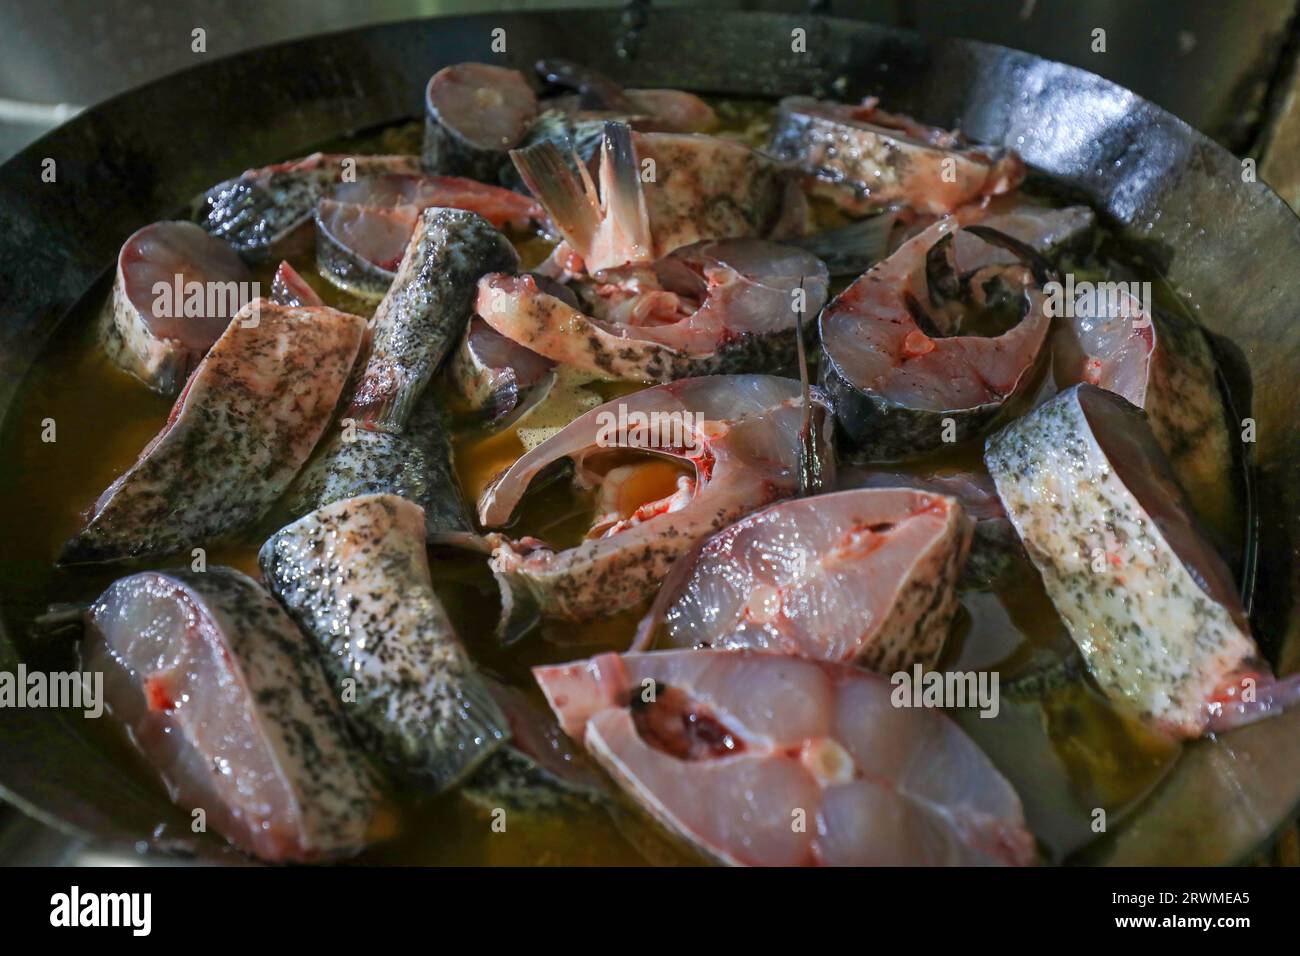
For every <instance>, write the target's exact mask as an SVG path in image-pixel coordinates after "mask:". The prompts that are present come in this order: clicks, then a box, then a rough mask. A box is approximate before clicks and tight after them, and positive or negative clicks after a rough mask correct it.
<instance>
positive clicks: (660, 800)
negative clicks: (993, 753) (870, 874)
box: [533, 651, 1036, 866]
mask: <svg viewBox="0 0 1300 956" xmlns="http://www.w3.org/2000/svg"><path fill="white" fill-rule="evenodd" d="M533 675H534V677H535V678H536V679H537V682H538V684H539V685H540V686H541V688H542V690H543V692H544V693H545V694H546V697H547V701H548V702H549V703H550V705H551V708H552V709H553V710H554V711H555V712H556V716H557V717H558V718H559V720H560V724H561V726H562V727H563V728H564V729H565V731H566V732H567V733H568V734H570V735H571V736H572V737H573V738H574V739H575V740H580V741H582V742H583V743H584V745H585V746H586V748H587V750H588V751H589V752H590V753H591V754H592V756H593V757H595V758H596V760H597V762H599V763H600V764H601V765H602V766H603V767H604V768H605V769H606V770H607V771H609V773H610V775H611V776H613V778H614V779H615V780H616V781H617V782H618V783H619V784H620V785H621V786H622V787H623V788H624V789H625V790H627V791H628V792H629V794H630V795H631V796H632V797H634V798H635V799H636V800H637V801H638V802H639V803H640V804H641V805H642V806H643V807H644V808H645V809H646V810H647V811H649V812H650V814H651V815H652V816H654V817H655V818H656V819H658V821H659V822H660V823H661V824H663V825H664V826H665V827H666V828H667V829H669V830H670V831H672V832H675V833H676V834H678V835H679V836H681V837H682V838H684V839H686V840H687V841H689V842H691V843H692V844H694V845H695V846H696V847H697V848H698V849H700V850H702V851H703V852H705V853H706V854H708V855H709V856H711V857H712V858H713V859H715V860H717V861H719V862H722V863H726V864H731V865H742V866H754V865H774V866H809V865H841V866H843V865H857V866H861V865H918V864H930V865H935V864H945V863H946V864H965V865H973V864H982V865H990V864H993V865H997V864H1012V865H1017V864H1018V865H1028V864H1032V863H1033V862H1034V861H1035V856H1036V851H1035V845H1034V839H1033V836H1032V835H1031V834H1030V833H1029V831H1028V829H1027V828H1026V826H1025V822H1024V813H1023V810H1022V809H1021V805H1020V800H1019V798H1018V797H1017V796H1016V793H1015V791H1014V790H1013V789H1012V788H1011V786H1010V784H1008V783H1007V781H1006V780H1005V779H1004V778H1003V777H1002V776H1001V774H999V773H998V771H997V769H996V768H995V767H994V766H993V764H992V763H991V762H990V761H989V760H988V758H987V757H985V756H984V754H983V753H982V752H981V751H980V750H979V748H978V747H976V746H975V744H974V743H973V742H972V741H971V740H970V739H969V738H968V737H966V736H965V734H964V733H963V732H962V731H961V730H960V728H958V727H957V725H956V724H954V723H953V722H952V721H951V720H950V719H949V718H948V717H946V716H945V715H944V714H943V713H942V712H941V711H938V710H932V709H924V708H921V709H910V708H900V707H895V706H893V704H892V702H891V685H890V682H889V681H887V680H885V679H884V678H882V677H880V676H878V675H875V674H872V673H870V672H868V671H864V670H862V669H860V668H857V667H853V666H850V665H847V664H834V663H828V662H825V661H810V660H803V659H800V658H794V657H787V656H785V655H779V654H764V653H759V652H755V651H718V652H712V653H702V652H699V651H662V652H657V653H650V654H639V653H629V654H622V655H619V654H601V655H599V656H597V657H594V658H591V659H590V660H585V661H576V662H574V663H571V664H561V665H554V666H546V667H536V668H534V669H533ZM660 708H663V709H664V711H666V713H665V714H664V716H663V717H662V718H660V717H658V716H657V713H656V712H657V711H659V709H660ZM710 727H711V728H712V729H708V728H710ZM697 728H698V729H697ZM706 729H707V731H708V732H707V733H706V732H705V731H706ZM674 733H676V734H678V735H680V736H681V737H684V738H685V741H686V742H687V743H688V744H690V745H691V747H690V749H688V750H687V751H686V753H685V754H684V755H683V754H681V753H674V752H673V751H672V750H671V749H669V747H670V746H671V745H672V744H674V743H678V741H677V740H675V739H673V735H674ZM660 734H662V735H664V736H666V737H667V738H668V739H667V740H666V741H665V740H663V739H662V738H661V737H658V735H660ZM657 738H658V739H657ZM724 742H729V743H730V746H726V745H725V743H724ZM719 744H724V745H723V746H721V747H719V746H718V745H719ZM715 748H716V752H710V751H711V750H715ZM798 811H803V816H804V818H805V819H806V824H807V825H806V827H804V828H802V829H801V828H798V827H795V826H792V822H793V821H794V820H796V819H797V818H798V817H797V816H796V814H797V812H798ZM828 835H829V836H828Z"/></svg>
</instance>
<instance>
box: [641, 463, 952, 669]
mask: <svg viewBox="0 0 1300 956" xmlns="http://www.w3.org/2000/svg"><path fill="white" fill-rule="evenodd" d="M971 532H972V522H971V520H970V519H969V518H967V517H966V514H965V512H964V511H963V509H962V507H961V505H960V504H959V503H958V502H957V500H956V499H955V498H949V497H947V496H945V495H937V494H932V493H929V492H924V491H913V490H910V489H905V488H865V489H857V490H853V491H839V492H834V493H831V494H825V495H815V496H813V497H809V498H798V499H795V500H793V501H783V502H780V503H778V504H775V505H772V506H771V507H769V508H764V509H763V510H762V511H758V512H755V513H753V514H750V515H746V516H745V517H744V518H741V519H740V520H739V521H737V522H736V523H735V524H733V525H730V526H728V527H726V528H724V529H723V530H722V531H720V532H718V533H717V534H715V535H713V537H711V538H709V539H707V540H706V541H704V542H703V543H702V544H701V545H700V546H698V547H697V548H696V549H695V550H694V551H693V552H692V553H691V554H690V556H689V557H687V558H683V559H682V560H680V561H678V562H677V563H676V564H675V565H674V566H673V570H672V573H671V574H670V575H669V576H668V579H667V580H666V581H665V582H664V585H663V587H662V588H661V589H660V590H659V594H658V596H657V597H656V599H655V603H654V607H652V608H651V610H650V613H649V614H648V615H647V616H646V618H645V619H644V620H643V621H642V622H641V626H640V628H639V629H638V631H637V637H636V640H635V641H634V642H633V645H632V647H633V650H646V649H648V648H649V647H650V644H651V641H652V640H653V639H654V638H655V636H656V633H657V632H659V631H660V629H661V630H662V638H661V639H660V641H659V642H658V643H659V646H663V647H680V648H691V647H697V648H709V649H711V650H738V649H742V648H749V649H752V650H759V651H772V652H774V653H778V654H792V655H794V656H796V657H807V658H812V659H813V660H822V661H845V662H850V663H853V662H856V663H858V664H860V665H861V666H863V667H867V668H869V669H871V670H874V671H876V672H878V673H881V674H890V673H893V672H895V671H901V670H907V669H910V668H911V667H912V666H913V665H914V664H921V665H923V666H925V667H926V668H927V669H928V668H930V667H932V666H933V665H934V663H935V661H936V660H937V659H938V657H939V652H940V651H941V650H943V645H944V642H945V641H946V640H947V638H948V631H949V628H950V626H951V624H952V619H953V616H954V615H955V614H956V612H957V598H956V587H955V585H956V583H957V576H958V574H959V573H960V572H961V568H962V565H963V564H964V563H965V561H966V552H967V550H968V548H969V547H970V539H971Z"/></svg>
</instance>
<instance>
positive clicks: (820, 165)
mask: <svg viewBox="0 0 1300 956" xmlns="http://www.w3.org/2000/svg"><path fill="white" fill-rule="evenodd" d="M895 123H899V125H901V126H905V127H909V128H906V129H900V128H897V127H895V126H894V124H895ZM881 124H884V125H881ZM920 137H925V138H926V139H928V140H929V141H928V142H923V141H920ZM941 139H942V140H943V142H942V143H940V142H939V140H941ZM768 152H770V153H771V154H772V155H773V156H775V157H776V158H778V159H781V160H785V161H787V162H794V163H797V164H798V165H799V166H800V167H801V168H802V169H803V170H804V172H806V173H807V174H808V176H809V180H810V188H811V190H812V192H814V193H815V194H816V195H820V196H824V197H826V198H828V199H830V200H832V201H833V202H834V203H835V204H836V205H838V206H839V207H841V208H842V209H844V210H845V211H847V212H849V213H850V214H852V215H863V214H866V213H870V212H873V211H876V210H880V209H883V208H885V207H888V206H891V205H905V206H909V207H911V208H913V209H916V210H917V211H919V212H923V213H932V214H939V215H942V214H944V213H948V212H951V211H952V210H954V209H956V208H957V207H958V206H961V205H964V204H966V203H971V202H975V201H977V200H979V199H980V198H982V197H984V196H988V195H995V194H998V193H1004V192H1007V191H1009V190H1011V189H1014V188H1015V187H1016V186H1018V185H1019V184H1020V182H1021V180H1022V179H1023V178H1024V173H1025V168H1024V164H1023V163H1022V162H1020V159H1019V157H1018V156H1016V154H1015V153H1014V152H1010V151H1006V150H991V149H986V148H982V147H973V146H969V145H967V144H965V143H964V142H962V141H961V140H960V138H959V137H957V136H955V135H954V134H951V133H947V132H945V131H941V130H937V129H931V128H928V127H922V126H921V125H920V124H918V123H915V122H914V121H912V120H909V119H907V118H906V117H900V116H893V115H891V114H888V113H885V112H883V111H881V110H877V109H876V108H875V105H874V102H870V103H868V104H867V105H864V106H857V107H855V106H851V105H848V104H843V103H831V102H822V101H817V100H814V99H812V98H811V97H806V96H792V97H787V98H785V99H783V100H781V102H780V103H779V104H778V105H777V112H776V117H775V119H774V120H773V123H772V133H771V139H770V141H769V143H768ZM945 162H949V163H950V164H951V165H950V166H948V167H944V166H943V164H944V163H945ZM944 172H950V173H951V176H944V175H942V173H944Z"/></svg>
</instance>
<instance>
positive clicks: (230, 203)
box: [193, 153, 420, 262]
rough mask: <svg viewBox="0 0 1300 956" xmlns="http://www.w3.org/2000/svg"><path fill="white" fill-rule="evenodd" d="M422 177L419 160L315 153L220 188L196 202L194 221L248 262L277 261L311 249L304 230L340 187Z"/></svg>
mask: <svg viewBox="0 0 1300 956" xmlns="http://www.w3.org/2000/svg"><path fill="white" fill-rule="evenodd" d="M419 172H420V161H419V159H418V158H417V157H415V156H401V155H394V156H349V155H345V154H341V153H312V154H311V155H310V156H304V157H302V158H301V159H291V160H289V161H288V162H285V163H276V164H275V165H273V166H264V167H263V168H261V169H250V170H248V171H247V172H245V173H243V174H242V175H241V176H238V177H236V178H235V179H228V180H226V181H225V182H222V183H217V185H215V186H213V187H212V188H211V189H209V190H208V191H207V192H206V193H204V194H203V195H202V196H200V197H199V199H198V200H197V201H196V203H195V210H194V217H193V218H194V220H195V221H196V222H197V223H198V224H199V225H200V226H201V227H203V229H205V230H206V231H208V232H210V233H211V234H212V235H214V236H216V237H217V238H219V239H224V240H225V241H226V242H228V243H229V244H230V245H231V246H233V247H234V249H235V251H237V252H238V253H239V254H240V255H241V256H243V257H244V258H245V259H247V260H249V261H251V262H260V261H264V260H267V259H271V260H274V259H276V258H283V257H285V256H288V255H290V254H292V253H295V252H300V251H303V250H304V249H307V248H310V230H309V229H304V227H306V226H309V224H310V223H311V220H312V216H314V215H315V213H316V203H317V201H318V200H319V199H320V198H321V197H322V196H323V195H325V193H326V191H327V190H328V189H329V188H330V187H331V186H333V185H334V184H335V183H339V182H345V181H349V180H355V179H365V178H367V177H370V176H385V175H389V174H409V175H415V174H418V173H419Z"/></svg>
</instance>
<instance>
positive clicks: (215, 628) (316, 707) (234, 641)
mask: <svg viewBox="0 0 1300 956" xmlns="http://www.w3.org/2000/svg"><path fill="white" fill-rule="evenodd" d="M140 595H143V596H144V597H145V599H150V598H153V599H158V600H168V599H170V600H173V601H174V602H175V603H176V604H177V605H178V606H179V607H181V609H182V610H181V613H182V614H183V616H184V618H185V619H186V620H190V619H191V617H192V619H193V620H195V621H205V622H207V623H206V624H205V625H204V626H196V627H193V628H192V629H191V630H190V631H189V633H191V634H192V635H193V640H194V641H196V642H203V646H204V647H205V649H207V650H209V651H211V652H215V653H216V654H217V655H218V656H219V659H220V661H221V662H222V663H223V664H224V665H225V666H226V667H227V668H229V671H230V672H231V673H232V674H233V675H235V676H234V677H233V679H232V680H231V681H230V682H229V683H227V684H224V685H222V686H219V687H207V688H204V687H202V686H198V687H196V686H195V685H194V684H193V683H188V684H187V685H186V686H185V687H184V692H185V695H186V697H185V704H183V705H181V706H177V707H174V708H170V709H166V710H163V709H160V708H157V707H156V706H153V705H152V703H151V702H150V701H148V700H147V699H146V698H147V694H146V691H145V688H144V686H142V685H141V682H140V679H139V678H140V671H139V670H138V668H137V667H136V666H135V665H136V664H138V663H139V662H138V661H135V662H134V664H133V661H132V654H133V648H135V647H136V646H137V645H147V646H146V647H144V648H142V649H140V652H139V654H137V655H135V656H136V657H139V656H140V655H144V657H145V660H147V661H148V662H150V663H151V664H154V665H155V666H158V667H159V669H158V670H154V671H152V672H151V673H149V674H147V675H145V677H146V679H149V678H152V679H154V680H159V679H160V678H161V679H162V680H168V679H172V680H180V681H189V682H192V681H194V680H195V679H196V675H197V674H198V673H199V671H200V668H199V667H191V668H186V669H184V672H183V674H179V675H178V674H177V673H176V670H175V669H172V670H170V671H168V670H166V669H163V668H162V667H161V662H162V661H164V660H174V656H173V655H176V654H180V653H183V652H182V651H180V650H177V649H172V650H168V649H167V647H168V646H167V644H166V639H167V637H168V634H167V633H163V632H160V631H159V630H157V629H156V628H157V627H158V618H157V617H156V616H154V615H151V618H150V620H151V622H152V623H153V625H154V629H150V628H136V627H133V626H128V631H129V634H128V635H126V636H127V637H128V639H129V640H130V641H131V642H132V643H131V644H130V645H128V646H117V645H115V646H114V648H113V649H112V650H110V649H109V647H108V645H107V643H106V640H105V639H104V638H105V634H106V632H107V631H109V630H111V629H113V628H114V627H120V626H122V625H121V623H120V619H122V618H127V619H129V618H130V616H131V612H130V610H129V606H130V602H133V601H136V600H139V596H140ZM173 595H174V597H173ZM86 618H87V629H86V634H87V637H86V642H87V651H86V653H85V656H84V658H83V659H84V660H85V662H86V665H87V666H88V667H90V668H91V669H94V670H98V671H103V672H105V673H106V674H107V675H109V676H108V678H107V679H106V681H105V686H106V690H107V689H108V688H117V691H120V694H121V695H124V696H118V695H117V692H116V691H115V696H114V697H112V698H110V699H109V701H108V703H109V705H110V707H111V709H112V710H113V713H114V716H116V717H118V718H120V719H124V720H127V721H128V723H130V725H131V727H132V736H133V740H134V741H135V743H136V744H137V746H142V747H147V745H148V744H150V743H152V742H153V741H155V740H156V739H158V738H159V736H160V734H162V733H163V732H164V730H165V729H166V728H171V732H170V733H168V734H167V739H168V740H169V741H170V742H169V743H167V744H166V746H165V748H164V749H165V752H166V753H167V754H169V755H173V756H174V755H175V754H176V753H177V750H178V748H180V747H182V746H183V747H198V749H199V750H200V751H201V752H202V753H204V754H205V755H207V758H208V759H206V760H203V761H201V762H199V763H197V764H195V765H192V766H199V767H202V768H203V769H205V770H207V771H208V772H209V774H210V783H211V785H212V789H205V788H204V787H203V786H202V785H197V786H196V785H195V784H194V783H193V782H191V781H190V780H188V779H186V778H183V777H178V776H177V775H176V773H175V771H174V769H173V768H174V765H172V766H171V767H163V766H159V767H158V769H159V771H160V772H161V773H162V774H163V776H164V779H165V780H166V781H167V783H168V787H169V790H170V791H171V792H172V794H173V797H174V799H177V800H178V802H182V803H191V802H192V803H193V805H197V806H202V807H204V809H205V810H206V811H207V820H208V823H209V825H210V826H212V828H213V829H214V830H216V831H218V832H220V833H222V835H224V836H225V837H226V838H227V839H228V840H230V842H231V843H233V844H234V845H235V846H237V847H238V848H239V849H241V850H243V851H244V852H246V853H251V854H253V855H255V856H258V857H260V858H262V859H264V860H267V861H270V862H284V861H296V862H311V861H316V860H321V859H325V858H331V857H338V856H344V855H348V854H351V853H355V852H357V851H359V850H360V849H362V848H363V847H364V846H365V844H366V843H367V842H369V840H368V837H367V831H368V830H369V828H370V824H371V821H372V819H373V817H374V815H375V811H376V809H377V807H378V805H379V802H380V795H379V792H378V789H377V780H376V777H375V774H374V772H373V770H372V769H371V767H370V766H369V765H368V764H367V762H366V761H365V760H364V758H363V757H362V756H361V754H360V752H359V751H357V750H356V748H355V746H354V744H353V743H352V741H351V739H350V738H349V736H348V734H347V730H346V727H345V725H344V721H343V715H342V713H341V712H340V707H339V703H338V698H337V697H336V696H335V694H334V693H333V692H332V691H331V690H330V688H329V686H328V684H326V682H325V678H324V675H323V673H322V672H321V670H320V667H319V666H318V664H317V661H316V655H315V652H314V650H313V649H312V648H311V647H310V646H309V644H308V643H307V641H306V639H305V638H304V637H303V635H302V633H301V632H300V631H299V630H298V628H297V627H296V626H295V625H294V623H293V622H292V621H291V620H290V619H289V617H288V615H286V614H285V613H284V611H283V610H282V609H281V608H280V606H279V605H278V604H276V603H275V601H274V600H273V599H272V598H271V596H270V595H269V594H267V593H266V590H265V589H264V588H263V587H262V586H261V585H260V584H258V583H257V582H256V581H253V580H252V579H251V578H248V577H246V576H245V575H243V574H241V573H240V572H238V571H235V570H233V569H231V568H224V567H215V566H214V567H210V568H208V569H207V570H206V571H203V572H193V571H145V572H141V573H139V574H135V575H131V576H130V577H126V578H121V579H119V580H118V581H117V582H116V583H114V584H113V585H111V586H110V587H109V588H108V589H107V590H106V591H105V592H104V593H103V595H101V596H100V597H99V598H98V599H97V600H96V601H95V602H94V603H93V604H92V605H91V606H90V608H89V609H88V611H87V613H86ZM118 677H120V678H122V679H123V681H125V683H119V682H118V681H117V680H116V678H118ZM232 688H237V689H238V691H237V693H238V699H237V701H236V702H235V703H236V704H237V703H238V702H242V703H243V704H244V706H245V711H244V713H245V714H246V715H247V721H248V723H247V726H249V727H250V728H256V730H257V732H258V734H259V736H258V738H256V739H257V740H258V742H259V743H260V744H261V746H262V747H263V748H264V754H265V760H266V761H267V762H268V765H271V766H274V767H276V768H277V770H278V772H276V773H273V774H268V775H267V776H266V777H264V778H260V779H254V778H253V777H251V776H250V774H252V773H253V771H252V770H251V769H250V766H249V764H250V762H251V761H250V757H249V749H250V748H248V747H245V746H238V747H237V746H236V741H235V740H233V739H232V738H231V737H230V736H229V734H226V733H222V734H216V735H215V743H216V744H217V746H216V748H215V750H214V749H211V748H207V749H205V748H203V747H202V746H201V743H202V742H203V741H202V740H201V738H203V737H204V735H205V734H207V733H209V732H211V731H212V728H211V727H210V726H209V725H208V724H207V722H206V720H205V717H208V716H211V714H210V713H208V714H205V711H204V708H205V707H206V706H208V705H209V699H208V698H205V697H203V696H200V692H201V691H203V690H205V689H206V690H208V691H210V692H212V694H215V695H218V696H220V695H221V694H222V692H223V691H225V690H230V689H232ZM106 696H108V695H107V694H106ZM227 703H228V704H229V703H230V702H227ZM187 705H188V706H187ZM196 710H197V711H198V712H197V714H196V713H195V711H196ZM221 716H222V718H224V719H228V720H231V721H232V722H233V721H234V720H235V719H236V716H235V714H232V713H231V712H230V709H228V708H223V709H222V712H221ZM213 739H214V738H212V737H209V738H206V742H207V743H209V744H211V743H212V742H213ZM178 741H180V742H182V743H178ZM146 756H147V757H150V758H151V759H155V758H158V757H159V755H158V754H154V753H149V752H146ZM222 764H225V765H227V766H228V767H229V768H230V770H229V772H228V773H223V772H221V771H220V770H219V769H218V768H219V767H220V766H221V765H222ZM169 770H171V772H170V773H169ZM273 785H278V786H279V787H280V788H281V790H280V792H279V793H278V798H279V799H280V800H282V801H283V802H284V803H285V805H284V806H280V807H279V808H278V810H277V812H274V813H270V814H268V815H266V816H265V818H264V819H262V817H261V816H260V815H259V804H257V803H255V802H254V800H253V797H252V796H250V795H249V794H248V790H249V789H252V788H266V787H268V786H273ZM258 792H259V793H264V790H261V789H259V790H258ZM186 797H189V798H190V799H189V800H186V799H185V798H186ZM241 798H242V799H244V800H245V801H247V805H245V806H242V807H238V813H234V812H232V811H231V810H229V807H230V806H231V805H234V806H238V804H239V801H240V799H241ZM290 808H292V810H291V811H290ZM265 812H266V811H265V810H263V811H262V813H265ZM259 820H260V821H261V822H259Z"/></svg>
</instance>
